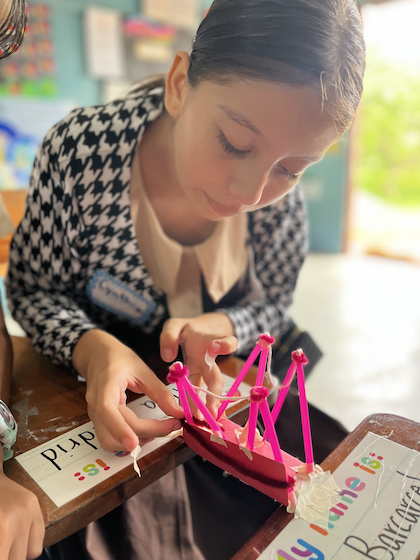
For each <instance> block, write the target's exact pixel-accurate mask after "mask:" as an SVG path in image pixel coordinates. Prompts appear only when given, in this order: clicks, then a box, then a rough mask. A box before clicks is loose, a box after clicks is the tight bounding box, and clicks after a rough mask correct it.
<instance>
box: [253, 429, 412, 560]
mask: <svg viewBox="0 0 420 560" xmlns="http://www.w3.org/2000/svg"><path fill="white" fill-rule="evenodd" d="M333 477H334V479H335V482H336V483H337V485H338V486H339V488H341V489H342V491H341V494H340V496H339V501H338V503H337V504H336V505H335V506H333V507H332V508H331V510H330V512H329V518H328V519H325V520H320V521H319V522H318V523H313V524H309V523H308V522H306V521H303V520H302V519H293V520H292V521H291V522H290V523H289V524H288V525H287V526H286V528H285V529H284V530H283V531H282V532H281V533H280V534H279V535H278V536H277V537H276V539H275V540H274V541H273V542H272V543H271V545H270V547H269V548H268V549H267V550H266V551H265V552H263V554H261V556H259V558H260V559H261V560H301V559H302V558H304V559H305V560H329V559H332V558H334V559H335V560H365V559H366V558H368V559H370V560H395V559H396V558H397V556H398V560H414V558H416V556H417V554H418V553H419V551H420V522H419V520H420V453H418V452H417V451H414V450H411V449H408V448H407V447H404V446H402V445H399V444H397V443H394V442H392V441H389V440H388V439H386V438H383V437H380V436H377V435H376V434H372V433H369V434H367V435H366V436H365V438H364V439H363V440H362V441H361V443H360V444H359V445H358V446H357V447H356V448H355V449H354V450H353V452H352V453H351V454H350V455H349V456H348V457H347V458H346V460H345V461H344V462H343V463H342V464H341V465H340V466H339V467H338V469H337V470H336V471H335V472H334V475H333Z"/></svg>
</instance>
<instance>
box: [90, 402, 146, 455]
mask: <svg viewBox="0 0 420 560" xmlns="http://www.w3.org/2000/svg"><path fill="white" fill-rule="evenodd" d="M107 410H108V413H107ZM88 414H89V418H90V419H91V420H92V422H93V424H94V426H95V432H96V437H97V438H98V440H99V443H100V444H101V447H102V449H104V450H105V451H122V450H124V451H130V453H131V451H133V449H135V448H136V447H137V445H138V444H139V438H138V437H137V435H136V434H135V432H134V431H133V430H132V429H131V428H130V426H129V425H128V424H127V423H126V422H125V420H124V418H123V417H122V416H121V413H120V412H119V410H118V407H115V406H111V407H108V408H107V407H106V406H103V407H101V409H100V410H98V409H96V410H95V411H94V410H93V409H91V407H89V406H88ZM112 419H115V422H114V423H113V421H112Z"/></svg>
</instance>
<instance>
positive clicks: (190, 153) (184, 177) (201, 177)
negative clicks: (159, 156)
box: [175, 134, 230, 189]
mask: <svg viewBox="0 0 420 560" xmlns="http://www.w3.org/2000/svg"><path fill="white" fill-rule="evenodd" d="M183 140H184V141H182V140H178V141H177V143H176V148H175V158H176V168H177V173H178V178H179V180H180V182H181V184H182V186H183V188H184V189H195V188H204V189H205V188H206V187H208V186H209V185H214V186H218V187H224V186H225V185H226V184H227V183H228V177H229V174H230V170H229V166H227V165H226V163H225V162H223V160H221V159H220V157H219V153H218V151H217V146H216V147H215V146H214V142H211V141H208V139H206V138H205V137H204V135H201V136H200V134H196V135H194V136H191V137H190V138H188V139H187V138H186V137H185V136H184V139H183Z"/></svg>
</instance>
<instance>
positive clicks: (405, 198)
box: [0, 0, 420, 429]
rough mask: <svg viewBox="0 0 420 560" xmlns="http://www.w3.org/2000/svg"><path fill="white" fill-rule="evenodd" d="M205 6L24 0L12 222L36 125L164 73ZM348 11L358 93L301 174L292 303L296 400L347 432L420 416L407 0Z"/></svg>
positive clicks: (8, 186) (11, 129)
mask: <svg viewBox="0 0 420 560" xmlns="http://www.w3.org/2000/svg"><path fill="white" fill-rule="evenodd" d="M210 3H211V2H210V0H92V1H90V2H88V1H87V0H70V1H69V0H44V1H43V2H37V1H35V0H29V7H30V19H29V27H28V33H27V37H26V39H25V41H24V43H23V45H22V47H21V49H20V51H19V52H18V53H17V54H16V55H14V56H12V57H10V58H8V59H6V60H5V61H3V62H2V64H1V65H0V195H1V196H2V198H3V201H4V203H5V205H6V207H7V209H8V211H9V213H10V215H11V217H12V220H13V221H14V223H15V225H17V224H18V223H19V221H20V219H21V217H22V213H23V209H24V203H25V197H26V189H27V185H28V178H29V174H30V170H31V166H32V162H33V159H34V157H35V153H36V150H37V147H38V145H39V143H40V141H41V140H42V138H43V136H44V135H45V133H46V132H47V131H48V129H49V128H50V127H51V126H52V125H53V124H55V123H56V122H57V121H58V120H60V119H61V118H63V117H64V116H65V115H66V114H67V113H68V112H69V110H71V109H73V108H75V107H77V106H84V105H95V104H99V103H103V102H106V101H109V100H111V99H113V98H115V97H117V96H118V95H119V94H120V93H121V92H123V91H124V90H125V89H126V88H127V87H129V86H130V85H131V84H133V83H135V82H136V81H138V80H139V79H141V78H142V77H145V76H148V75H150V74H153V73H157V72H166V71H167V70H168V68H169V67H170V64H171V62H172V59H173V55H174V53H175V51H176V50H178V49H185V50H187V51H188V50H189V48H190V46H191V43H192V40H193V37H194V33H195V30H196V28H197V26H198V24H199V22H200V21H201V19H202V18H203V17H204V15H205V13H206V10H207V9H208V7H209V5H210ZM359 6H360V10H361V14H362V19H363V22H364V27H365V33H366V41H367V51H368V55H367V72H366V80H365V92H364V96H363V99H362V103H361V106H360V108H359V111H358V114H357V117H356V120H355V122H354V125H353V127H352V129H351V130H350V131H349V132H348V133H347V134H346V135H345V136H344V138H343V139H342V140H341V141H340V142H339V143H338V144H335V145H334V146H332V147H331V148H330V150H329V151H328V153H327V155H326V157H325V158H324V160H323V161H322V162H320V163H319V164H317V165H314V166H312V167H311V168H309V169H308V170H307V172H306V173H305V176H304V177H303V179H302V181H301V185H302V188H303V190H304V194H305V199H306V206H307V211H308V216H309V225H310V255H309V257H308V259H307V261H306V263H305V265H304V268H303V271H302V274H301V276H300V279H299V283H298V287H297V292H296V297H295V302H294V304H293V307H292V310H291V313H292V316H293V318H294V320H295V321H296V322H297V323H298V325H299V327H300V328H301V329H304V330H308V331H309V333H310V334H311V336H312V337H313V338H314V339H315V341H316V342H317V343H318V345H319V346H320V348H321V349H322V352H323V354H324V357H323V358H322V360H321V361H320V362H319V364H317V366H316V368H315V369H314V371H313V373H311V375H310V377H309V380H308V388H307V392H308V397H309V399H310V400H311V402H312V403H313V404H315V405H317V406H319V407H320V408H321V409H323V410H324V411H325V412H327V413H329V414H331V415H332V416H335V417H336V418H338V419H339V420H341V421H342V422H343V424H344V425H345V426H346V427H347V428H348V429H353V428H354V427H356V425H357V424H358V423H359V422H360V421H362V420H363V419H364V418H365V417H366V416H367V415H369V414H372V413H376V412H388V413H393V414H399V415H402V416H406V417H408V418H411V419H413V420H417V421H420V406H419V405H418V401H419V400H420V383H419V380H420V296H419V288H420V33H419V31H418V23H419V22H420V0H388V1H383V2H370V1H369V0H364V1H362V0H360V1H359ZM10 240H11V236H7V237H5V238H3V239H1V240H0V291H1V295H2V299H3V303H4V304H5V299H4V283H3V277H4V275H5V273H6V268H7V259H8V247H9V244H10ZM7 325H8V329H9V331H10V333H11V334H12V335H22V334H24V333H22V332H21V331H20V329H19V327H18V326H17V325H16V323H14V322H13V320H12V319H11V317H10V315H9V316H8V317H7Z"/></svg>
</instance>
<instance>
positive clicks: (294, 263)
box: [7, 87, 306, 366]
mask: <svg viewBox="0 0 420 560" xmlns="http://www.w3.org/2000/svg"><path fill="white" fill-rule="evenodd" d="M162 108H163V87H154V88H153V89H150V87H149V89H148V88H147V87H144V88H143V89H137V90H136V91H134V92H132V93H131V94H129V95H127V96H126V97H125V98H123V99H120V100H117V101H113V102H111V103H108V104H107V105H102V106H97V107H90V108H83V109H76V110H75V111H73V112H72V113H70V114H69V115H68V116H67V117H66V118H65V119H64V120H63V121H61V122H60V123H58V124H57V125H56V126H55V127H53V128H52V129H51V130H50V132H49V133H48V134H47V136H46V137H45V139H44V141H43V143H42V145H41V146H40V149H39V151H38V154H37V157H36V160H35V163H34V168H33V171H32V176H31V181H30V188H29V192H28V199H27V206H26V212H25V216H24V218H23V220H22V223H21V224H20V226H19V228H18V229H17V231H16V233H15V235H14V238H13V241H12V245H11V252H10V266H9V272H8V278H7V290H8V297H9V304H10V307H11V311H12V314H13V316H14V318H15V319H16V320H17V321H18V322H19V323H20V324H21V326H22V327H23V329H24V330H25V331H26V333H27V334H28V335H29V336H30V337H31V339H32V343H33V345H34V347H35V348H36V349H37V351H39V352H40V353H42V354H44V355H45V356H47V357H48V358H49V359H50V360H52V361H53V362H55V363H59V364H63V365H66V366H69V365H70V364H71V355H72V351H73V348H74V346H75V344H76V342H77V341H78V339H79V338H80V336H81V335H82V334H83V333H84V332H86V331H87V330H89V329H92V328H102V329H104V330H106V329H107V328H109V327H110V325H112V324H113V323H114V322H115V321H121V320H123V321H126V322H128V323H129V324H131V325H137V326H138V328H139V332H142V331H143V332H147V333H150V332H153V331H154V330H156V329H158V328H160V326H161V324H162V321H163V319H164V318H165V317H166V316H167V309H166V299H165V294H164V293H163V292H162V291H161V290H159V289H158V288H157V287H156V286H155V285H154V284H153V280H152V278H151V276H150V275H149V273H148V271H147V270H146V267H145V265H144V263H143V259H142V256H141V254H140V252H139V249H138V245H137V241H136V235H135V231H134V227H133V223H132V220H131V215H130V197H129V186H130V178H131V164H132V160H133V156H134V153H135V150H136V147H137V144H138V142H139V141H140V139H141V137H142V135H143V134H144V131H145V130H146V128H147V126H148V124H149V123H150V122H152V121H153V120H154V119H155V118H157V116H158V115H159V114H160V113H161V111H162ZM248 223H249V244H250V249H251V251H250V254H251V255H253V258H254V263H252V265H253V270H254V271H255V276H256V281H257V283H258V284H259V288H260V290H259V291H260V295H261V297H258V299H256V300H249V298H248V299H245V300H242V301H238V302H236V303H235V304H234V305H233V306H232V307H229V308H225V309H223V312H225V313H226V314H228V315H229V317H230V318H231V320H232V321H233V324H234V326H235V330H236V336H237V338H238V340H239V350H238V351H239V352H243V351H248V349H249V348H251V347H252V346H254V345H255V343H256V341H257V340H258V334H259V333H260V332H265V331H270V332H271V333H277V334H278V333H281V332H282V331H283V330H284V329H285V328H286V327H287V326H288V316H287V308H288V306H289V305H290V304H291V302H292V296H293V291H294V288H295V284H296V280H297V276H298V273H299V270H300V268H301V266H302V263H303V260H304V255H305V252H306V219H305V211H304V206H303V202H302V198H301V194H300V190H299V189H298V188H294V189H293V190H292V191H291V192H290V193H289V194H288V195H287V196H286V197H285V199H283V201H282V203H281V204H273V205H271V206H268V207H266V208H263V209H260V210H257V211H255V212H253V213H250V214H249V220H248Z"/></svg>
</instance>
